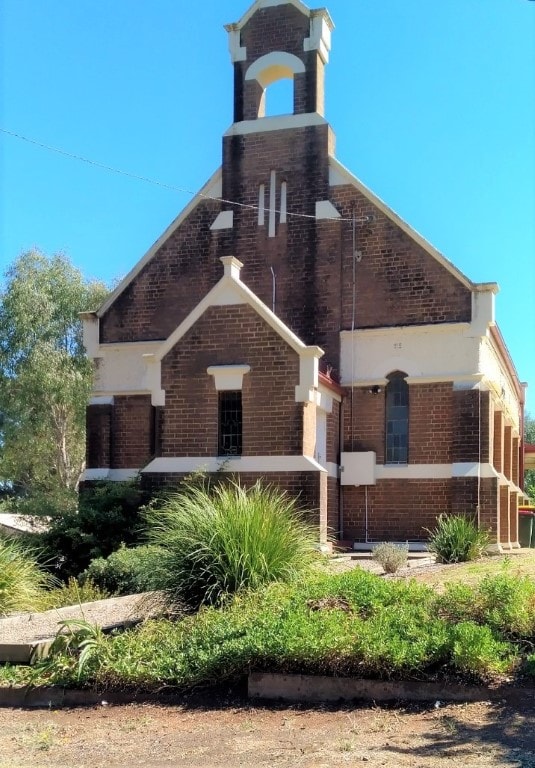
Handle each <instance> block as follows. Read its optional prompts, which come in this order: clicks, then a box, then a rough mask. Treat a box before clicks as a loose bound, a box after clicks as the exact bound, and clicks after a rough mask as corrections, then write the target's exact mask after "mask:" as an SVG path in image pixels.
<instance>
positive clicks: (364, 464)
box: [340, 451, 375, 485]
mask: <svg viewBox="0 0 535 768" xmlns="http://www.w3.org/2000/svg"><path fill="white" fill-rule="evenodd" d="M340 484H341V485H375V451H356V452H353V453H342V454H340Z"/></svg>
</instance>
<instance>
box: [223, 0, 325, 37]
mask: <svg viewBox="0 0 535 768" xmlns="http://www.w3.org/2000/svg"><path fill="white" fill-rule="evenodd" d="M277 5H293V6H294V8H297V10H298V11H301V13H302V14H304V15H305V16H309V17H310V16H312V15H318V14H321V15H322V16H324V17H325V19H326V21H327V23H328V24H329V26H330V28H331V29H333V28H334V24H333V21H332V19H331V17H330V14H329V11H328V10H327V9H326V8H318V9H311V8H309V7H308V6H307V5H305V4H304V3H302V2H301V0H255V2H254V3H253V4H252V5H251V7H250V8H249V9H248V10H247V11H245V13H244V14H243V16H242V17H241V18H240V20H239V21H237V22H235V23H234V24H226V25H225V29H226V30H227V31H230V30H239V29H242V27H244V26H245V25H246V24H247V22H248V21H249V19H251V18H252V17H253V16H254V15H255V13H256V12H257V11H260V10H262V8H273V7H274V6H277Z"/></svg>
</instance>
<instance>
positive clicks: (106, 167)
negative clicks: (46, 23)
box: [0, 126, 369, 223]
mask: <svg viewBox="0 0 535 768" xmlns="http://www.w3.org/2000/svg"><path fill="white" fill-rule="evenodd" d="M0 133H5V134H6V135H7V136H12V137H13V138H15V139H20V140H21V141H26V142H27V143H28V144H33V145H34V146H36V147H40V148H41V149H46V150H47V151H49V152H55V153H56V154H58V155H63V156H64V157H68V158H70V159H71V160H78V161H79V162H81V163H86V164H87V165H92V166H93V167H95V168H100V169H101V170H103V171H109V172H110V173H116V174H119V175H120V176H126V177H127V178H129V179H135V180H136V181H142V182H144V183H145V184H152V185H153V186H156V187H162V188H163V189H169V190H171V191H172V192H181V193H183V194H186V195H190V196H191V197H201V198H203V199H205V200H212V201H214V202H217V203H223V204H225V205H235V206H237V207H239V208H248V209H250V210H253V211H258V210H259V206H258V205H251V204H249V203H240V202H238V201H237V200H226V199H225V198H223V197H214V196H212V195H205V194H203V193H202V192H192V191H191V189H187V188H186V187H180V186H177V185H176V184H167V183H166V182H163V181H157V180H156V179H150V178H149V177H148V176H140V175H139V174H137V173H132V172H131V171H124V170H122V169H121V168H115V167H113V166H111V165H106V163H100V162H98V160H91V159H89V158H88V157H83V156H82V155H78V154H75V153H74V152H68V151H67V150H65V149H60V148H59V147H53V146H51V145H50V144H45V143H43V142H41V141H37V140H36V139H31V138H30V137H28V136H22V135H21V134H20V133H15V131H9V130H8V129H7V128H2V127H1V126H0ZM270 210H271V209H269V208H266V209H265V211H266V212H269V211H270ZM274 212H275V213H280V211H279V210H275V211H274ZM286 215H287V216H295V217H299V218H302V219H315V218H316V217H315V216H314V215H313V214H311V213H296V212H292V211H287V212H286ZM325 220H327V221H347V222H351V223H355V220H354V219H345V218H343V217H338V216H337V217H335V216H332V217H331V216H329V217H325V219H324V221H325ZM368 220H369V217H363V218H362V219H361V220H360V219H359V220H358V221H363V222H364V221H368Z"/></svg>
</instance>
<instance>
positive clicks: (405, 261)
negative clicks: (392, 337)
mask: <svg viewBox="0 0 535 768" xmlns="http://www.w3.org/2000/svg"><path fill="white" fill-rule="evenodd" d="M330 199H331V200H332V202H333V204H334V205H335V206H336V207H337V208H338V210H339V211H340V213H341V214H342V215H343V216H344V218H346V217H349V218H351V216H352V215H353V210H354V212H355V217H356V218H357V219H360V218H363V217H366V216H370V215H372V216H374V219H375V220H374V221H373V222H371V223H361V224H359V225H358V226H357V248H358V250H359V251H360V252H361V253H362V260H361V262H360V263H358V264H357V279H356V284H357V293H356V307H357V317H356V320H357V327H358V328H373V327H377V326H395V325H419V324H421V323H444V322H446V323H451V322H461V321H469V320H470V319H471V314H472V313H471V292H470V290H469V289H468V288H466V287H464V286H463V285H462V283H460V282H459V281H458V280H457V278H456V277H454V276H453V275H452V274H451V273H450V272H448V270H447V269H446V268H445V267H443V266H441V265H440V264H439V263H438V262H437V261H436V260H435V259H434V258H433V257H432V256H430V255H429V254H428V253H427V252H426V251H424V249H423V248H421V247H420V246H419V245H418V244H417V243H415V242H413V241H412V240H411V238H410V237H409V236H408V235H407V234H406V233H405V232H403V230H402V229H401V228H399V227H398V226H397V225H396V224H394V223H393V222H392V221H391V220H390V219H388V218H387V217H386V216H385V215H384V214H383V213H381V212H380V211H379V210H377V209H375V208H374V206H373V205H372V204H371V203H370V202H369V201H368V200H367V199H366V198H365V197H364V196H363V195H362V194H361V193H360V192H359V191H358V190H356V189H355V188H353V187H352V186H350V185H343V186H337V187H332V188H331V193H330ZM333 247H334V243H333ZM339 247H341V249H342V251H343V254H344V258H343V265H342V269H343V278H342V285H343V310H344V314H343V327H344V328H346V329H349V328H350V327H351V315H352V270H353V264H352V258H351V254H352V227H351V225H346V226H345V227H343V228H342V229H341V246H339Z"/></svg>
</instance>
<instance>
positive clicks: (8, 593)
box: [0, 537, 55, 616]
mask: <svg viewBox="0 0 535 768" xmlns="http://www.w3.org/2000/svg"><path fill="white" fill-rule="evenodd" d="M54 585H55V580H54V578H53V577H52V576H50V575H49V574H47V573H46V572H45V571H43V570H41V568H39V566H38V564H37V561H36V559H35V557H34V555H33V554H32V553H31V552H30V550H28V549H27V548H26V547H24V545H22V544H21V543H20V542H18V541H17V540H16V539H4V538H2V537H0V616H5V615H6V614H9V613H15V612H19V611H34V610H39V609H40V608H42V607H43V605H44V602H45V596H46V591H45V590H46V589H49V588H51V587H53V586H54Z"/></svg>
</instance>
